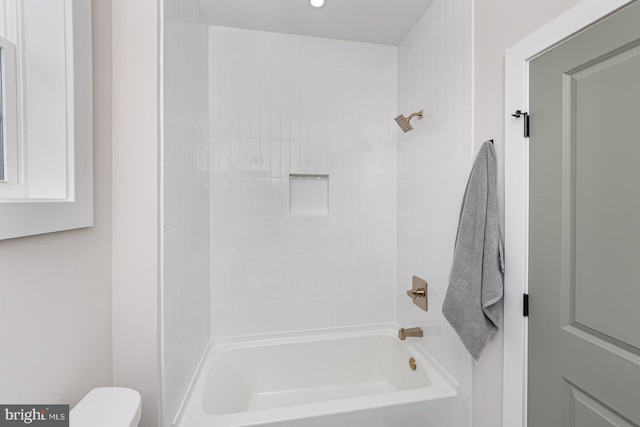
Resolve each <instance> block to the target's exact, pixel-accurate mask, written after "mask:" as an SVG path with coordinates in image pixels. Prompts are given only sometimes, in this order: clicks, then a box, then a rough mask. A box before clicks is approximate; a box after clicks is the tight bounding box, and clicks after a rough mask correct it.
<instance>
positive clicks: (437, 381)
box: [174, 327, 459, 427]
mask: <svg viewBox="0 0 640 427" xmlns="http://www.w3.org/2000/svg"><path fill="white" fill-rule="evenodd" d="M419 339H420V338H407V340H406V341H400V340H399V339H398V337H397V328H395V327H394V328H390V327H370V328H357V329H346V330H345V329H341V330H336V331H323V332H313V333H305V334H289V335H280V336H269V337H266V338H265V337H257V338H254V339H242V340H240V339H231V340H226V341H218V342H212V343H211V345H210V346H209V349H208V350H207V354H206V355H205V357H204V359H203V361H202V363H201V365H200V368H199V370H198V374H197V375H196V378H195V379H194V381H193V383H192V385H191V387H190V391H189V393H188V394H187V396H186V399H185V401H184V402H183V405H182V407H181V410H180V412H179V414H178V416H177V418H176V421H175V422H174V426H178V427H231V426H234V427H241V426H270V427H276V426H277V427H323V426H331V427H359V426H367V427H387V426H388V427H412V426H416V427H417V426H420V427H456V426H458V425H459V424H458V423H459V420H458V412H459V399H458V393H457V386H456V385H455V383H453V381H451V380H450V379H449V378H448V376H447V375H446V373H444V372H442V370H441V369H440V368H438V367H437V366H436V365H435V364H434V363H433V361H431V360H430V358H429V356H428V355H427V354H425V353H424V352H423V351H421V350H420V348H419V347H418V346H417V345H415V344H416V343H415V340H419ZM410 358H413V359H414V360H415V368H416V369H415V370H412V369H411V366H410Z"/></svg>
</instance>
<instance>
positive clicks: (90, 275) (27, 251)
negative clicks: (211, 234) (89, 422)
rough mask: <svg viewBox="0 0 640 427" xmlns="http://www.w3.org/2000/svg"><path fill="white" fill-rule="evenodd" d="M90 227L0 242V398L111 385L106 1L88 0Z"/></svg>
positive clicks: (73, 394) (61, 397) (31, 398)
mask: <svg viewBox="0 0 640 427" xmlns="http://www.w3.org/2000/svg"><path fill="white" fill-rule="evenodd" d="M92 7H93V11H92V13H93V72H94V75H93V79H94V80H93V101H94V104H93V108H94V110H93V114H94V116H93V117H94V127H93V129H94V197H95V199H94V203H95V205H94V212H95V226H94V227H92V228H87V229H81V230H74V231H67V232H61V233H53V234H47V235H40V236H33V237H27V238H19V239H13V240H3V241H0V271H2V274H1V275H2V279H1V281H0V342H2V345H1V346H0V402H3V403H60V404H67V403H68V404H71V405H75V404H76V403H77V402H78V401H79V400H80V399H81V398H82V397H83V396H84V394H86V393H87V392H88V391H89V390H90V389H91V388H93V387H98V386H109V385H111V383H112V354H111V352H112V345H111V2H110V1H103V0H100V1H98V0H94V1H93V2H92Z"/></svg>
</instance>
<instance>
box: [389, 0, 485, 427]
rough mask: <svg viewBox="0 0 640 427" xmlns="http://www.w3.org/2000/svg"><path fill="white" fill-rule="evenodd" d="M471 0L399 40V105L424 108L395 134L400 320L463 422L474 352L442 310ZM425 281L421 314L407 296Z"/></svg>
mask: <svg viewBox="0 0 640 427" xmlns="http://www.w3.org/2000/svg"><path fill="white" fill-rule="evenodd" d="M471 8H472V2H471V0H435V1H434V2H433V4H432V5H431V6H430V7H429V9H428V10H427V11H426V13H425V14H424V15H423V16H422V18H420V20H419V21H418V23H416V25H415V26H414V27H413V28H412V30H411V31H410V32H409V33H408V34H407V35H406V36H405V38H404V40H403V41H402V42H401V44H400V45H399V47H398V77H399V78H398V107H399V110H400V111H401V112H404V113H405V114H407V113H410V112H413V111H417V110H420V109H424V114H425V118H424V119H422V120H420V121H417V122H416V123H415V130H413V131H412V132H410V133H407V134H402V135H400V136H398V288H397V295H398V321H399V322H400V324H401V325H402V326H404V327H407V326H420V327H421V328H422V329H423V330H424V332H425V336H424V338H423V339H421V340H419V341H418V342H419V343H420V344H421V345H424V346H425V349H426V350H427V351H428V352H429V354H431V355H432V356H433V357H434V358H435V359H436V361H437V362H438V363H439V364H440V365H442V366H443V367H444V368H445V369H446V370H447V372H449V373H450V374H451V375H452V376H453V377H455V379H456V380H457V381H458V382H459V383H460V385H461V387H462V390H461V405H462V408H461V413H460V414H461V415H460V416H461V417H462V418H461V420H460V424H459V425H461V426H466V425H470V424H469V423H470V412H471V409H470V407H471V401H470V398H469V396H470V392H471V390H472V376H473V371H472V368H473V367H472V359H471V356H469V353H468V352H467V351H466V349H465V348H464V346H463V345H462V344H461V343H460V340H459V339H458V337H457V335H456V333H455V331H454V330H453V329H452V328H451V326H449V324H448V323H447V321H446V320H445V319H444V317H443V315H442V302H443V299H444V296H445V293H446V290H447V287H448V278H449V269H450V268H451V262H452V260H453V248H454V242H455V237H456V230H457V225H458V216H459V213H460V205H461V202H462V197H463V194H464V189H465V186H466V181H467V178H468V175H469V172H470V171H471V165H472V161H473V141H472V122H471V120H472V115H471V108H472V103H471V97H472V62H471V59H472V36H471V29H472V9H471ZM412 275H418V276H420V277H422V278H423V279H425V280H427V282H428V283H429V311H428V312H427V313H425V312H424V311H421V310H420V309H418V308H417V307H416V306H414V305H413V304H412V302H411V300H410V299H409V298H408V297H407V296H406V295H405V292H406V290H407V289H409V288H410V287H411V276H412Z"/></svg>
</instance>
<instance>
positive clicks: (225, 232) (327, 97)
mask: <svg viewBox="0 0 640 427" xmlns="http://www.w3.org/2000/svg"><path fill="white" fill-rule="evenodd" d="M210 35H211V39H210V61H211V63H210V75H211V80H210V81H211V86H210V91H211V92H210V93H211V98H210V99H211V106H210V112H211V132H212V148H211V150H212V153H211V154H212V156H211V256H212V276H211V277H212V280H211V297H212V299H211V304H212V308H211V312H212V325H211V330H212V335H213V336H214V337H219V336H229V335H242V334H255V333H265V332H277V331H290V330H301V329H312V328H324V327H334V326H343V325H354V324H366V323H377V322H388V321H393V320H395V302H394V301H395V290H394V289H395V288H394V285H393V283H394V281H395V278H396V255H395V254H396V210H395V206H396V184H395V178H396V145H395V141H396V136H395V123H394V122H393V117H395V110H396V109H395V107H396V48H394V47H389V46H381V45H373V44H366V43H354V42H345V41H338V40H329V39H320V38H314V37H303V36H293V35H285V34H276V33H267V32H257V31H247V30H237V29H230V28H222V27H211V31H210ZM290 173H318V174H329V175H330V178H329V180H330V191H329V199H330V200H329V204H330V207H329V214H316V215H306V216H305V215H295V214H290V213H289V188H288V183H289V174H290Z"/></svg>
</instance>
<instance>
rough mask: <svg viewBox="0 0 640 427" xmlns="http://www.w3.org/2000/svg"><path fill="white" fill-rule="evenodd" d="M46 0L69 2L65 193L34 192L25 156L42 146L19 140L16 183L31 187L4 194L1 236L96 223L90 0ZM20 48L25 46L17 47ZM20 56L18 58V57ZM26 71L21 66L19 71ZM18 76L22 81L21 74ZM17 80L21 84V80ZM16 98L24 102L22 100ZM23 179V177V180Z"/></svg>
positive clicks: (0, 208) (66, 14)
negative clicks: (43, 195) (18, 194)
mask: <svg viewBox="0 0 640 427" xmlns="http://www.w3.org/2000/svg"><path fill="white" fill-rule="evenodd" d="M43 1H57V2H60V3H59V4H61V5H62V6H63V7H64V20H65V24H64V27H65V28H64V31H65V37H66V46H65V49H66V52H67V54H66V56H67V58H68V59H67V67H66V102H67V105H68V108H67V117H66V126H67V143H66V151H67V152H66V155H65V158H66V166H65V167H66V171H67V177H68V178H67V182H65V185H66V196H65V197H60V198H54V199H53V198H35V197H29V191H28V187H29V183H28V182H24V181H25V180H26V179H27V178H25V177H26V176H27V175H26V169H27V167H26V166H25V165H27V161H26V158H27V157H28V156H29V151H28V150H34V149H36V150H37V149H38V147H37V146H34V145H35V144H33V143H32V142H31V141H25V140H22V141H20V140H18V141H19V142H20V143H21V147H20V149H19V152H21V153H23V156H22V157H21V158H20V162H21V165H20V166H21V170H20V168H18V169H19V171H18V173H19V175H18V177H17V183H16V182H13V184H17V185H22V184H24V185H25V186H26V189H27V190H26V191H25V193H26V194H24V195H23V196H21V197H15V198H7V197H4V198H0V240H2V239H11V238H16V237H23V236H31V235H36V234H44V233H51V232H57V231H63V230H70V229H76V228H83V227H90V226H92V225H93V126H92V121H93V109H92V107H93V95H92V91H93V84H92V54H91V47H92V37H91V2H89V1H86V0H43ZM19 43H20V42H18V44H19ZM19 48H20V46H18V47H17V48H16V50H17V49H19ZM17 61H18V62H19V58H18V60H17ZM18 67H20V64H18ZM21 71H22V70H20V69H18V72H17V74H18V76H19V73H20V72H21ZM18 80H20V78H19V77H18ZM18 84H21V83H20V81H18ZM17 102H18V104H19V103H20V102H19V99H17ZM18 107H19V108H18V109H17V110H16V111H21V110H20V108H22V106H21V105H19V106H18ZM27 119H28V117H27ZM18 130H19V126H18ZM18 133H20V132H18ZM27 145H28V147H26V146H27ZM25 147H26V148H28V150H26V149H25ZM21 178H23V181H20V179H21ZM5 184H6V183H2V184H0V185H5Z"/></svg>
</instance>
